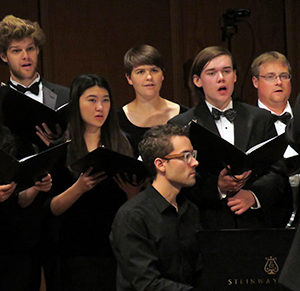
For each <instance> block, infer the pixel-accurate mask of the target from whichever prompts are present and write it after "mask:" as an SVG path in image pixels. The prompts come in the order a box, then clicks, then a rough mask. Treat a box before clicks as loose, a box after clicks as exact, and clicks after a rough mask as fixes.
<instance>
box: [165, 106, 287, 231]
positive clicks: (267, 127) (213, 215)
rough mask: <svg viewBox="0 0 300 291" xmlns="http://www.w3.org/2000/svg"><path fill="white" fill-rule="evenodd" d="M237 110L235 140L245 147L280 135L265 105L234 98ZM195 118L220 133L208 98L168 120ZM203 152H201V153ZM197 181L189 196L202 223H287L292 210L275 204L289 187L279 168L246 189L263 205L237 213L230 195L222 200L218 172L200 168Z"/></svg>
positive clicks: (184, 121)
mask: <svg viewBox="0 0 300 291" xmlns="http://www.w3.org/2000/svg"><path fill="white" fill-rule="evenodd" d="M233 109H235V110H236V111H237V116H236V118H235V120H234V143H235V146H237V147H239V148H240V149H241V150H243V151H247V150H248V149H250V148H251V147H253V146H255V145H257V144H259V143H261V142H263V141H265V140H267V139H270V138H272V137H274V136H276V135H277V133H276V130H275V127H274V124H273V122H272V119H271V114H270V113H269V112H268V111H266V110H263V109H260V108H257V107H255V106H251V105H248V104H245V103H241V102H238V101H233ZM190 121H196V122H198V123H199V124H201V125H203V126H205V127H206V128H207V129H209V130H211V131H212V132H214V133H216V134H217V135H220V134H219V132H218V129H217V126H216V123H215V121H214V119H213V118H212V116H211V114H210V111H209V109H208V107H207V105H206V103H205V102H202V103H200V104H199V105H198V106H196V107H194V108H192V109H190V110H188V111H187V112H185V113H183V114H180V115H178V116H176V117H174V118H172V119H171V120H170V121H169V122H170V123H175V124H181V125H187V124H188V123H189V122H190ZM199 154H201V153H199ZM198 180H199V181H198V183H197V184H196V186H195V187H194V188H193V189H191V190H187V191H189V196H190V198H191V199H192V200H193V201H194V202H195V203H196V204H197V205H198V207H199V208H200V210H201V216H202V223H203V225H204V227H205V228H208V229H225V228H227V229H228V228H256V227H278V226H285V225H286V223H287V222H288V220H289V215H290V211H291V209H289V213H288V214H287V213H284V214H282V215H281V214H279V213H278V211H277V210H278V209H277V207H275V205H276V204H277V203H278V201H279V200H280V198H281V197H282V195H283V193H284V192H285V190H286V177H284V176H283V175H281V174H280V173H277V172H276V171H268V172H266V174H265V175H263V176H262V177H260V178H259V179H257V180H255V181H254V182H253V183H250V184H248V185H245V187H244V189H248V190H251V191H253V193H255V195H256V196H257V198H258V200H259V202H260V203H261V206H262V207H261V208H260V209H255V210H254V209H253V210H252V209H249V210H247V211H246V212H245V213H243V214H242V215H239V216H237V215H235V214H233V213H232V212H231V210H230V209H229V207H228V206H227V204H226V203H227V199H222V200H220V197H219V192H218V188H217V181H218V176H216V175H212V174H210V173H208V172H203V171H202V172H201V173H200V177H198Z"/></svg>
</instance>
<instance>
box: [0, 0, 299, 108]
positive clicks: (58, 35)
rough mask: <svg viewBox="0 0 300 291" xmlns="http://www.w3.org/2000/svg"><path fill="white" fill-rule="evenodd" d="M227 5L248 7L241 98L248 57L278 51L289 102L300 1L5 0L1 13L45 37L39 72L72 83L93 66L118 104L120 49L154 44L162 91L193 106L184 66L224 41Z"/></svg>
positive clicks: (124, 96) (0, 70)
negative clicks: (288, 69)
mask: <svg viewBox="0 0 300 291" xmlns="http://www.w3.org/2000/svg"><path fill="white" fill-rule="evenodd" d="M229 8H246V9H250V10H251V15H250V16H249V17H245V18H241V21H238V22H236V25H237V33H236V34H234V35H233V37H232V40H231V47H232V53H233V55H234V57H235V59H236V62H237V64H238V87H237V93H238V94H239V95H240V98H241V99H242V100H244V101H246V102H248V103H252V104H255V102H256V91H255V90H254V88H253V86H252V83H251V77H250V71H249V67H250V64H251V61H252V60H253V58H254V57H256V56H257V55H258V54H260V53H262V52H265V51H269V50H277V51H279V52H281V53H283V54H285V55H286V56H287V57H288V59H289V61H290V62H291V65H292V68H293V78H292V84H293V92H292V97H291V101H292V103H293V102H294V100H295V97H296V95H297V94H298V93H299V92H300V82H299V80H298V79H299V78H300V61H299V60H298V58H297V52H298V50H299V48H300V42H299V41H300V34H299V28H300V17H299V15H300V1H299V0H248V1H247V0H226V1H225V0H98V1H96V0H72V1H70V0H52V1H50V0H26V1H25V0H10V1H2V3H1V9H0V18H1V19H2V18H3V17H4V16H6V15H7V14H13V15H15V16H18V17H21V18H27V19H30V20H34V21H38V22H39V23H40V25H41V26H42V28H43V30H44V31H45V33H46V36H47V42H46V44H45V46H44V48H43V49H42V53H41V62H40V72H41V74H42V75H43V76H44V77H45V78H46V79H47V80H49V81H51V82H55V83H59V84H62V85H65V86H70V83H71V81H72V79H73V78H74V77H75V76H76V75H78V74H81V73H98V74H100V75H103V76H104V77H106V78H107V80H108V81H109V82H110V84H111V87H112V91H113V95H114V97H115V98H116V100H117V105H118V106H121V105H123V104H125V103H127V102H128V101H130V100H131V99H132V98H133V90H132V88H131V86H129V85H128V84H127V82H126V80H125V77H124V72H123V55H124V53H125V52H126V51H127V50H128V49H129V48H130V47H132V46H135V45H137V44H142V43H147V44H151V45H153V46H155V47H156V48H157V49H158V50H159V51H160V52H161V53H162V55H163V57H164V61H165V66H166V75H165V81H164V85H163V89H162V92H161V95H162V96H163V97H165V98H167V99H170V100H174V101H177V102H179V103H182V104H184V105H188V106H191V105H193V100H191V98H190V97H189V92H188V90H187V87H186V82H185V79H186V72H187V71H188V68H189V65H190V62H191V60H192V59H193V58H194V56H195V55H196V54H197V52H199V51H200V50H201V49H203V48H204V47H206V46H210V45H222V46H224V47H227V48H228V41H227V40H225V41H222V29H221V28H222V14H223V13H224V12H225V11H227V10H228V9H229ZM8 77H9V74H8V71H7V68H6V65H4V64H0V81H3V82H7V80H8Z"/></svg>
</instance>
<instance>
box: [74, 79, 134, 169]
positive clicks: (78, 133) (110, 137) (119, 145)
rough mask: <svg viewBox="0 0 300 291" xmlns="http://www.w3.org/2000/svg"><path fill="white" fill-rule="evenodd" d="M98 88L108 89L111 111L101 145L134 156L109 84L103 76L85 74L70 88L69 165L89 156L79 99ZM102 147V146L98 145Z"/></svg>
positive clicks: (102, 134) (75, 80) (102, 128)
mask: <svg viewBox="0 0 300 291" xmlns="http://www.w3.org/2000/svg"><path fill="white" fill-rule="evenodd" d="M94 86H98V87H100V88H103V89H106V90H107V92H108V94H109V98H110V111H109V114H108V116H107V118H106V120H105V122H104V124H103V125H102V127H101V144H103V145H104V146H105V147H106V148H108V149H110V150H113V151H116V152H119V153H121V154H125V155H129V156H132V151H131V149H130V145H129V142H128V140H127V138H126V137H125V136H124V135H123V134H122V132H121V130H120V127H119V122H118V119H117V115H116V110H115V107H114V100H113V98H112V94H111V90H110V87H109V85H108V82H107V81H106V80H105V79H104V78H103V77H101V76H98V75H94V74H84V75H80V76H78V77H76V78H75V79H74V80H73V82H72V84H71V88H70V115H69V126H68V133H69V137H70V138H71V139H72V143H71V145H72V146H71V147H70V148H71V149H72V150H71V151H70V152H71V155H70V157H69V159H68V163H70V162H71V161H74V160H76V159H78V158H79V157H82V156H83V155H85V154H87V152H88V150H87V147H86V144H85V140H84V132H85V124H84V121H83V119H82V117H81V113H80V107H79V99H80V97H81V96H82V94H83V93H84V91H85V90H87V89H89V88H91V87H94ZM98 146H100V144H99V145H98Z"/></svg>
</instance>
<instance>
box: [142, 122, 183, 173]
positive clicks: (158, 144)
mask: <svg viewBox="0 0 300 291" xmlns="http://www.w3.org/2000/svg"><path fill="white" fill-rule="evenodd" d="M174 136H186V137H188V129H187V128H186V127H183V126H179V125H175V124H169V123H168V124H164V125H158V126H155V127H152V128H150V129H149V130H148V131H147V132H146V133H145V134H144V137H143V139H142V140H141V141H140V143H139V152H140V154H141V157H142V159H143V162H144V164H145V167H146V168H147V170H148V171H149V173H150V175H151V177H155V176H156V168H155V165H154V160H155V159H156V158H163V157H165V156H166V155H168V154H169V153H170V152H172V151H173V149H174V148H173V144H172V141H171V138H172V137H174Z"/></svg>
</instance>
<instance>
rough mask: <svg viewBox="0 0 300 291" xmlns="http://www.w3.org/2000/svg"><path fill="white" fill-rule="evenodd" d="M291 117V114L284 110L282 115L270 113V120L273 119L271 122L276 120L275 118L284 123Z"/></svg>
mask: <svg viewBox="0 0 300 291" xmlns="http://www.w3.org/2000/svg"><path fill="white" fill-rule="evenodd" d="M291 117H292V116H291V114H290V113H288V112H285V113H284V114H282V115H275V114H272V120H273V122H276V121H277V120H280V121H281V122H282V123H284V124H287V123H288V122H289V121H290V119H291Z"/></svg>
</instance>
